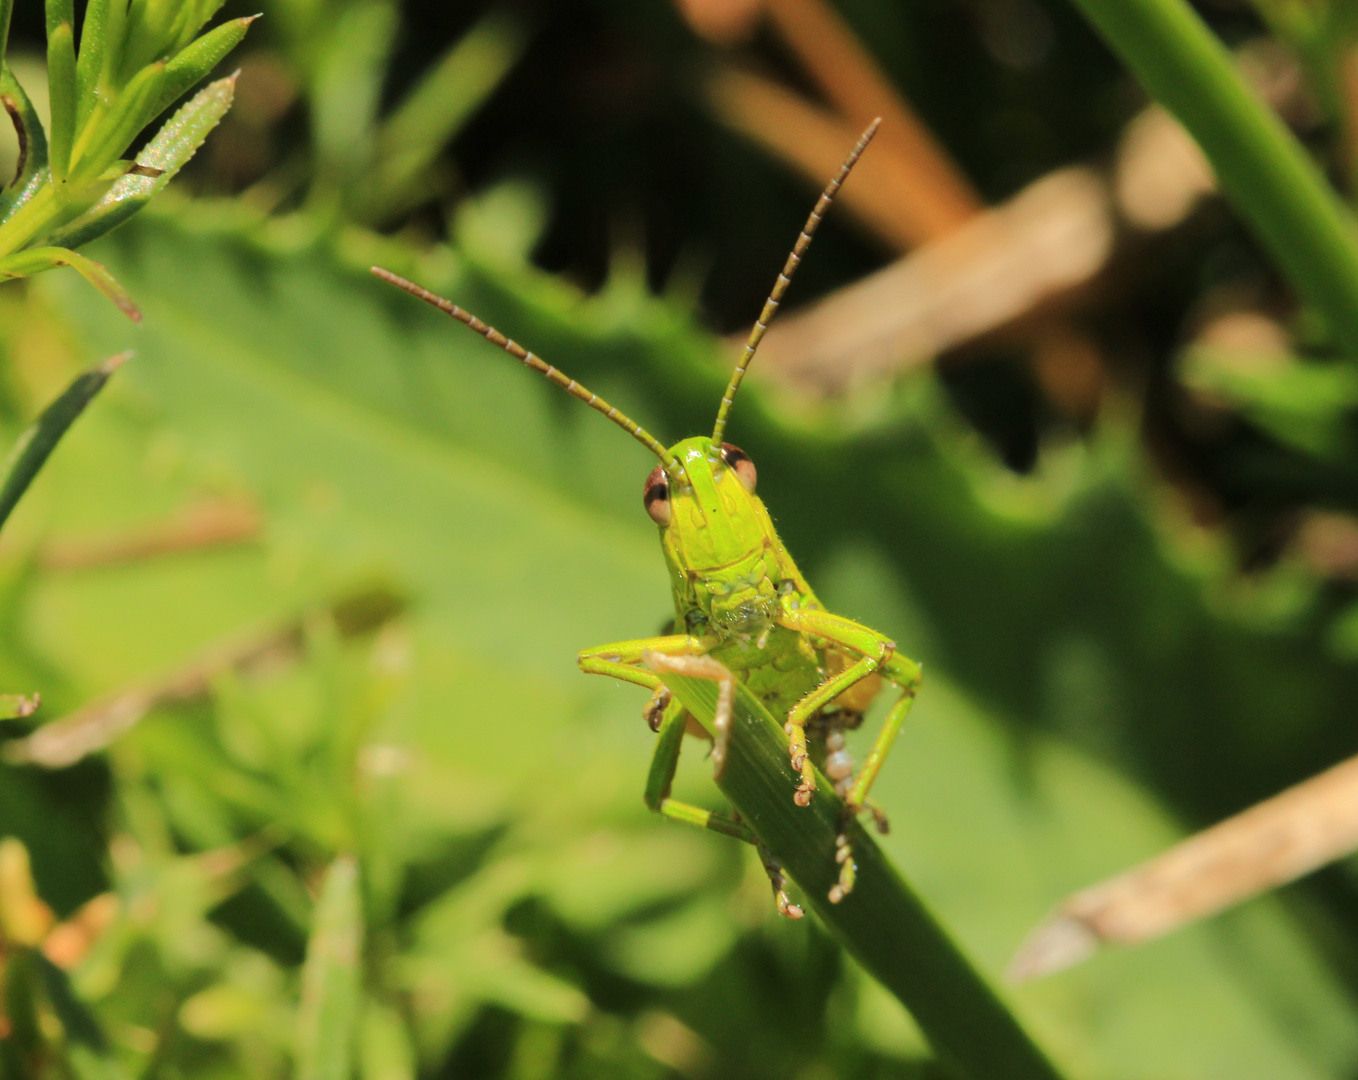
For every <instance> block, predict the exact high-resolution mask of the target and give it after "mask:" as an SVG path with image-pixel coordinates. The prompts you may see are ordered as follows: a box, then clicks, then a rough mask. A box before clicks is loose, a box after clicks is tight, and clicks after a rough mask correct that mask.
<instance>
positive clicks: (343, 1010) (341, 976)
mask: <svg viewBox="0 0 1358 1080" xmlns="http://www.w3.org/2000/svg"><path fill="white" fill-rule="evenodd" d="M362 949H363V907H362V897H361V891H360V883H359V876H358V864H357V863H356V862H355V861H354V859H353V858H351V857H349V856H347V855H346V856H341V857H340V858H338V859H336V860H335V861H334V862H333V863H331V864H330V868H329V869H328V870H327V871H326V874H325V880H324V881H323V882H322V883H321V895H320V898H319V899H318V900H317V902H316V910H315V915H314V921H313V924H312V930H311V939H310V941H308V943H307V955H306V964H305V966H304V967H303V969H302V1008H301V1014H300V1015H299V1017H298V1021H297V1022H298V1032H297V1073H296V1075H297V1080H349V1073H350V1070H351V1068H352V1061H353V1056H354V1042H355V1036H356V1026H357V1022H358V1019H359V1006H360V1004H361V999H362V973H361V966H360V965H361V960H362Z"/></svg>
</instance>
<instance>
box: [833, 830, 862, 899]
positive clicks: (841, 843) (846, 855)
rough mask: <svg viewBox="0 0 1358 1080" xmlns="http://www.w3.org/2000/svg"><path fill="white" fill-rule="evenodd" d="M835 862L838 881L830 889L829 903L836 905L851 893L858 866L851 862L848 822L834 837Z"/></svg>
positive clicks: (851, 849) (851, 851)
mask: <svg viewBox="0 0 1358 1080" xmlns="http://www.w3.org/2000/svg"><path fill="white" fill-rule="evenodd" d="M835 862H837V863H839V881H837V882H836V883H835V884H834V886H833V887H832V888H831V889H830V903H832V904H838V903H839V902H840V901H841V900H843V899H844V898H845V897H846V896H848V895H849V893H851V892H853V886H854V880H855V879H856V878H857V876H858V866H857V865H856V864H855V863H854V861H853V847H852V845H851V844H850V843H849V833H848V820H846V821H845V823H844V827H843V828H842V829H841V830H840V833H839V835H838V836H837V837H835Z"/></svg>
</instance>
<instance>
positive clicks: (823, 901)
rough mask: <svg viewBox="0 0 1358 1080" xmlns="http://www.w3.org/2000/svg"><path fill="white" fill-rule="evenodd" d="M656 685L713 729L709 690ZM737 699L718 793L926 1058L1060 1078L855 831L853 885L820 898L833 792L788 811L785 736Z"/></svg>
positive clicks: (832, 829) (831, 851)
mask: <svg viewBox="0 0 1358 1080" xmlns="http://www.w3.org/2000/svg"><path fill="white" fill-rule="evenodd" d="M661 678H663V679H664V681H665V685H666V686H668V687H669V688H670V689H671V690H673V691H674V693H675V695H676V696H677V697H678V698H679V699H680V700H681V701H682V702H683V703H684V706H685V708H687V709H688V710H689V711H690V712H691V713H693V714H694V715H695V716H697V717H698V719H699V720H701V721H702V722H703V723H704V724H705V725H706V726H708V727H710V726H711V723H712V715H713V713H714V711H715V708H716V695H717V687H716V684H715V683H713V682H709V681H706V680H701V679H692V678H687V677H683V676H678V675H672V674H662V676H661ZM737 691H738V692H737V698H736V709H735V712H736V716H735V720H734V722H733V724H732V732H731V748H730V752H729V754H728V756H727V763H726V771H725V772H724V774H723V775H722V777H721V779H720V780H719V781H718V785H719V786H720V788H721V790H722V792H723V793H724V794H725V795H726V797H727V798H728V799H730V800H731V804H732V805H733V806H734V807H735V808H736V809H737V810H738V811H739V812H740V815H741V817H742V818H744V819H745V822H746V824H748V825H749V826H750V827H751V828H752V829H753V830H754V831H755V833H756V834H757V835H758V836H759V838H760V839H761V840H762V841H763V842H764V844H765V845H766V846H767V847H768V848H769V850H770V851H772V852H773V854H774V856H775V857H776V858H777V859H778V861H779V862H781V863H782V864H783V868H784V869H785V870H786V871H787V872H788V873H789V874H790V875H791V876H792V879H793V880H794V881H796V883H797V884H798V885H799V886H801V888H802V890H803V892H804V894H805V898H806V900H807V902H808V903H809V904H810V906H811V907H812V908H813V909H815V912H816V914H817V915H819V916H820V918H821V920H822V921H823V922H824V923H825V925H826V926H828V927H829V928H830V929H831V930H832V931H833V932H834V933H835V934H836V935H837V936H838V937H839V939H840V940H841V941H842V942H843V943H844V945H845V946H846V947H847V948H848V949H849V951H850V952H852V953H853V954H854V956H855V957H856V958H857V959H858V961H859V963H861V964H862V965H863V966H864V967H865V968H866V969H867V970H868V971H870V972H871V973H872V974H873V975H874V976H875V977H876V978H877V980H878V981H879V982H881V984H882V985H883V986H885V987H886V988H887V989H888V990H890V991H891V992H892V993H893V994H895V995H896V997H897V998H899V999H900V1001H901V1003H902V1004H903V1005H904V1006H905V1007H906V1008H907V1009H908V1010H909V1011H910V1014H911V1015H912V1016H913V1017H914V1018H915V1021H916V1022H917V1023H918V1024H919V1026H920V1029H921V1030H922V1031H923V1032H924V1034H925V1036H926V1037H927V1038H928V1039H929V1042H930V1044H931V1045H932V1046H933V1048H934V1051H935V1052H936V1053H937V1054H938V1055H939V1057H940V1058H941V1059H943V1060H944V1061H945V1062H946V1063H948V1064H949V1065H951V1066H952V1067H954V1068H955V1070H956V1071H957V1072H958V1073H959V1074H960V1075H962V1076H966V1077H970V1078H973V1080H1008V1078H1013V1080H1019V1078H1023V1080H1053V1078H1055V1077H1057V1076H1059V1074H1058V1073H1057V1071H1056V1069H1055V1067H1054V1066H1053V1065H1052V1064H1051V1063H1050V1062H1049V1061H1048V1060H1047V1059H1046V1057H1045V1056H1044V1055H1043V1053H1042V1051H1041V1050H1039V1049H1038V1048H1037V1046H1036V1045H1035V1044H1034V1043H1033V1042H1032V1040H1031V1039H1029V1038H1028V1036H1027V1034H1026V1033H1025V1032H1024V1031H1023V1029H1022V1028H1021V1027H1019V1025H1018V1022H1017V1021H1016V1020H1015V1019H1014V1017H1013V1016H1012V1015H1011V1014H1010V1013H1009V1011H1008V1010H1007V1009H1006V1008H1005V1006H1004V1005H1003V1003H1002V1002H1001V1001H1000V1000H999V998H998V997H997V996H996V995H995V992H994V991H993V990H992V989H991V988H990V987H989V986H987V985H986V983H985V981H984V980H983V979H982V978H981V976H980V975H979V974H978V973H977V972H976V970H975V969H974V968H973V967H972V966H971V964H970V963H969V962H968V960H967V959H966V957H964V956H963V955H962V953H961V952H960V951H959V950H958V948H957V946H956V945H955V944H953V942H952V941H951V940H950V939H949V938H948V935H947V934H946V933H945V932H944V931H943V929H942V928H941V927H940V926H939V925H938V923H937V922H936V921H935V920H934V918H933V916H932V915H931V914H930V913H929V911H928V909H926V908H925V906H924V904H923V903H922V902H921V901H920V900H919V898H918V897H917V896H916V895H915V894H914V892H913V891H912V890H911V889H910V887H909V886H908V885H907V884H906V883H905V882H904V880H902V878H901V876H900V874H899V873H898V872H897V871H896V868H895V867H894V866H892V865H891V863H890V861H889V860H888V859H887V857H886V856H885V855H884V854H883V853H882V851H881V849H880V848H878V847H877V845H876V844H875V843H874V842H873V840H872V838H871V837H870V836H868V834H867V833H866V832H865V831H864V830H863V829H862V828H860V827H858V826H857V825H855V826H854V827H853V829H852V832H851V836H852V840H853V845H854V852H855V861H856V862H857V864H858V878H857V883H856V885H855V887H854V891H853V892H852V893H850V894H849V895H848V896H847V897H845V898H844V900H843V901H841V902H840V903H838V904H832V903H830V901H829V899H828V893H829V891H830V888H831V886H832V885H834V884H835V883H836V881H838V878H839V867H838V864H836V862H835V838H836V836H837V835H838V833H839V822H840V802H839V800H838V799H837V798H835V796H834V794H833V790H834V789H833V785H831V784H830V782H829V781H828V780H826V779H825V777H823V776H819V777H818V781H819V784H820V789H819V791H817V793H816V795H815V797H814V798H813V799H812V800H811V805H810V806H809V807H799V806H797V805H796V804H795V803H794V802H793V801H792V793H793V791H794V790H795V789H796V786H797V781H796V778H795V776H794V774H793V772H792V767H791V765H790V764H789V761H788V752H787V736H786V735H785V734H784V733H783V731H782V729H781V728H780V727H779V726H778V724H777V723H776V722H775V721H774V719H773V717H772V716H770V715H769V713H768V711H767V710H766V709H765V708H764V707H763V706H762V705H761V704H760V703H759V702H758V701H757V700H756V699H755V698H754V697H753V696H752V695H751V694H750V693H749V691H748V690H746V689H745V687H744V686H739V687H738V688H737Z"/></svg>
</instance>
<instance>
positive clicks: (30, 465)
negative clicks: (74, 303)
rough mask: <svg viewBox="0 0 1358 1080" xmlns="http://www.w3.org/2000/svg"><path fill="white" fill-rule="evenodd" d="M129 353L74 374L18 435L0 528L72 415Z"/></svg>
mask: <svg viewBox="0 0 1358 1080" xmlns="http://www.w3.org/2000/svg"><path fill="white" fill-rule="evenodd" d="M128 355H129V354H127V353H121V354H119V355H118V356H114V357H111V358H110V359H108V360H105V361H104V362H103V363H101V364H99V365H97V366H96V367H94V368H92V369H90V370H89V371H87V372H85V373H84V374H83V375H79V376H77V377H76V379H75V381H74V382H72V383H71V385H70V386H68V387H67V388H66V391H65V393H63V394H62V395H61V396H60V397H59V398H57V399H56V401H54V402H52V404H51V405H49V406H47V408H46V409H44V410H43V412H42V415H41V416H39V417H38V419H37V420H35V421H34V422H33V424H32V426H31V427H30V428H29V429H28V430H27V431H25V432H24V433H23V435H21V436H20V437H19V441H18V443H16V444H15V447H14V449H13V450H12V451H10V456H9V460H8V461H7V462H6V468H5V478H4V482H3V484H0V527H3V526H4V523H5V522H6V521H7V520H8V518H9V515H10V514H11V513H12V512H13V510H14V507H15V506H16V505H17V504H18V502H19V500H20V499H21V498H22V497H23V494H24V492H25V491H27V490H28V485H29V484H31V483H32V482H33V478H34V477H35V476H37V475H38V470H40V469H41V468H42V467H43V464H44V463H45V462H46V461H47V459H48V458H49V457H50V456H51V454H52V451H53V450H55V449H56V447H57V443H59V442H60V441H61V437H62V436H63V435H65V434H66V432H67V431H68V430H69V429H70V426H71V425H72V424H73V423H75V421H76V417H78V416H79V415H80V414H81V413H82V412H84V411H85V406H87V405H88V404H89V403H90V402H91V401H93V400H94V397H95V395H96V394H98V393H99V391H100V390H102V389H103V388H104V384H105V383H107V382H108V380H109V377H110V376H111V375H112V374H113V373H114V372H115V371H117V370H118V368H119V366H121V364H122V363H123V361H125V360H126V359H127V357H128Z"/></svg>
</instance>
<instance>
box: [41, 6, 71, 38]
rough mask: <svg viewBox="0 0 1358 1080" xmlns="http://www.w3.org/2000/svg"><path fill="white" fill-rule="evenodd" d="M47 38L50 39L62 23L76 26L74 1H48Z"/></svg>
mask: <svg viewBox="0 0 1358 1080" xmlns="http://www.w3.org/2000/svg"><path fill="white" fill-rule="evenodd" d="M46 9H47V36H48V37H49V38H50V37H51V36H52V33H53V31H55V30H56V28H57V27H58V26H60V25H61V24H62V23H66V24H67V25H68V26H73V25H75V4H74V3H72V0H47V3H46Z"/></svg>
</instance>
